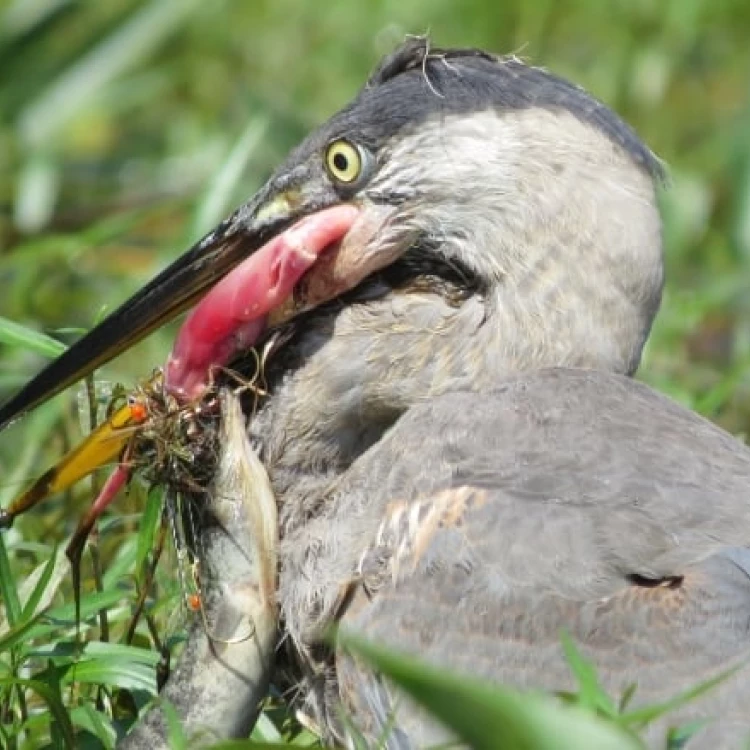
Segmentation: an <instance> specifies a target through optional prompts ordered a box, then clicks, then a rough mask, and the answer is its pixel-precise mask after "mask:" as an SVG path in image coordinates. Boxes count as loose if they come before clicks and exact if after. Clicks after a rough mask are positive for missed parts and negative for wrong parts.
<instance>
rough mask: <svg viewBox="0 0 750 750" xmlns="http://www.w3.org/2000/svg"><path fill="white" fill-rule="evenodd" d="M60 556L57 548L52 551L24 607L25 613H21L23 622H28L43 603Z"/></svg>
mask: <svg viewBox="0 0 750 750" xmlns="http://www.w3.org/2000/svg"><path fill="white" fill-rule="evenodd" d="M58 556H59V550H58V549H57V547H55V548H54V550H53V551H52V554H51V555H50V558H49V560H47V562H46V563H45V564H44V567H43V569H42V571H41V574H40V576H39V580H38V581H37V582H36V585H35V586H34V589H33V590H32V592H31V595H30V596H29V598H28V599H27V600H26V604H25V605H24V607H23V611H22V612H21V619H22V620H28V619H30V618H31V617H33V616H34V615H35V614H36V613H37V612H36V610H37V607H38V606H39V603H40V602H41V601H42V598H43V597H44V595H45V593H46V591H47V586H48V585H49V583H50V581H51V580H52V573H53V572H54V570H55V567H56V566H57V564H58V562H59V557H58Z"/></svg>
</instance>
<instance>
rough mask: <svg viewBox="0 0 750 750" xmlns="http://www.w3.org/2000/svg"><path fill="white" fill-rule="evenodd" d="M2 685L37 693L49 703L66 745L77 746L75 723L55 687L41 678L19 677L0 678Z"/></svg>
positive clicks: (0, 685) (0, 684)
mask: <svg viewBox="0 0 750 750" xmlns="http://www.w3.org/2000/svg"><path fill="white" fill-rule="evenodd" d="M0 687H7V688H10V687H17V688H21V689H24V690H31V691H33V692H34V693H36V694H37V695H38V696H39V697H40V698H41V699H42V700H43V701H44V702H45V703H46V704H47V706H48V708H49V710H50V713H51V714H52V717H53V718H54V720H55V722H56V723H57V726H58V730H59V731H60V732H61V734H62V736H63V738H64V740H65V743H66V745H67V746H68V747H69V748H71V749H72V748H75V746H76V742H75V736H74V733H73V725H72V724H71V723H70V717H69V716H68V712H67V710H66V709H65V706H64V705H63V703H62V701H61V699H60V695H59V693H57V692H56V691H55V690H54V688H52V687H51V686H50V685H46V684H45V683H43V682H41V681H39V680H25V679H22V678H19V677H2V678H0Z"/></svg>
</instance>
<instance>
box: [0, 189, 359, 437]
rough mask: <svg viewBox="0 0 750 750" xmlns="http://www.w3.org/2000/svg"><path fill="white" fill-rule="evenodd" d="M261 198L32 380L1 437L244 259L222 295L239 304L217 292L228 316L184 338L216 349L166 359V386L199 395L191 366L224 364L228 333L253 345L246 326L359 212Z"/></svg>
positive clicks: (292, 198)
mask: <svg viewBox="0 0 750 750" xmlns="http://www.w3.org/2000/svg"><path fill="white" fill-rule="evenodd" d="M268 192H269V191H268V189H263V190H261V191H260V192H259V193H258V194H257V196H256V197H255V198H253V199H252V200H251V201H250V202H249V203H247V204H245V205H244V206H243V207H242V208H240V209H239V210H238V211H236V212H235V214H233V216H232V217H230V218H229V219H228V220H227V221H225V222H223V223H222V224H221V225H219V227H217V228H216V229H215V230H214V231H212V232H210V233H209V234H208V235H206V236H205V237H204V238H203V239H202V240H200V242H198V243H197V244H196V245H194V246H193V247H192V248H191V249H190V250H188V251H187V252H186V253H185V254H184V255H182V256H181V257H180V258H178V259H177V260H176V261H175V262H174V263H172V264H171V265H170V266H169V267H168V268H166V269H165V270H164V271H162V272H161V273H160V274H159V275H158V276H157V277H156V278H155V279H153V280H152V281H151V282H149V283H148V284H146V286H144V287H143V288H142V289H140V291H138V292H137V293H136V294H135V295H133V296H132V297H131V298H130V299H129V300H128V301H127V302H125V303H124V304H123V305H122V306H121V307H120V308H118V309H117V310H115V311H114V312H113V313H111V314H110V315H109V316H108V317H107V318H105V319H104V320H103V321H102V322H101V323H100V324H99V325H97V326H96V327H95V328H93V329H92V330H91V331H89V333H87V334H86V335H85V336H83V337H82V338H81V339H79V340H78V341H77V342H76V343H75V344H73V346H71V347H70V348H69V349H68V350H67V351H66V352H64V353H63V354H62V355H61V356H60V357H58V358H57V359H55V360H54V361H52V362H51V363H50V364H49V365H48V366H47V367H46V368H45V369H44V370H42V371H41V372H40V373H39V374H38V375H37V376H36V377H34V378H33V379H32V380H30V381H29V382H28V383H27V384H26V386H24V387H23V388H22V389H21V391H19V392H18V393H17V394H16V395H15V396H14V397H13V398H11V399H10V400H9V401H8V402H6V403H5V404H4V405H3V406H2V407H0V430H1V429H3V428H4V427H5V426H7V425H8V424H9V423H10V422H12V421H13V420H14V419H16V418H17V417H19V416H20V415H22V414H23V413H25V412H27V411H29V410H31V409H33V408H34V407H36V406H39V405H40V404H42V403H44V402H45V401H47V400H48V399H50V398H51V397H53V396H55V395H56V394H58V393H60V392H61V391H63V390H65V389H66V388H67V387H69V386H70V385H72V384H73V383H75V382H76V381H78V380H80V379H81V378H83V377H85V376H86V375H88V374H90V373H91V372H92V371H93V370H95V369H96V368H97V367H100V366H101V365H103V364H105V363H106V362H108V361H110V360H111V359H113V358H114V357H115V356H117V355H118V354H120V353H121V352H123V351H125V350H126V349H128V348H130V347H131V346H133V345H134V344H136V343H137V342H139V341H140V340H141V339H143V338H145V337H146V336H147V335H148V334H149V333H151V332H152V331H154V330H155V329H157V328H159V327H161V326H162V325H164V324H165V323H167V322H168V321H170V320H171V319H172V318H174V317H175V316H177V315H178V314H180V313H182V312H184V311H185V310H187V309H188V308H189V307H191V306H192V305H194V304H195V303H196V302H197V301H198V299H200V297H201V296H202V295H204V294H205V293H206V292H207V290H209V289H211V288H212V287H213V286H214V285H216V284H217V282H219V281H221V280H222V279H225V277H227V275H228V274H229V275H230V277H231V274H230V272H231V271H232V270H233V269H234V268H236V267H237V266H238V265H240V264H241V263H242V262H243V261H250V262H249V265H248V266H245V272H244V275H243V277H242V279H243V283H242V284H240V285H237V284H235V285H234V287H233V288H230V289H229V290H228V293H230V295H229V296H230V297H231V292H232V289H233V290H234V293H235V297H236V298H231V299H229V298H228V297H227V294H225V295H224V301H225V302H227V303H229V302H231V304H229V307H228V308H227V310H226V311H225V314H223V316H222V315H220V314H218V313H215V314H214V315H213V316H209V317H208V318H207V317H206V316H202V317H199V318H198V319H197V320H194V321H193V323H194V326H193V333H192V338H191V337H188V341H190V340H192V341H193V342H196V341H197V343H198V344H200V345H203V344H206V342H207V341H208V340H209V339H210V340H212V341H213V342H214V343H213V348H211V347H210V346H204V347H203V350H202V351H201V352H196V348H200V347H199V346H193V348H192V349H191V351H190V352H187V353H185V352H184V351H181V353H178V355H176V356H175V355H173V357H172V358H171V359H170V366H169V367H168V372H167V383H166V385H167V388H168V389H169V390H172V391H173V392H175V393H176V394H178V395H179V394H184V395H196V394H197V393H198V391H199V388H198V385H197V381H198V380H199V379H200V378H198V377H197V376H196V374H195V373H196V368H199V367H204V368H207V367H208V360H206V358H207V357H208V358H209V359H210V358H211V357H215V358H216V359H217V360H222V359H226V358H227V357H228V356H229V355H230V354H231V351H230V350H232V346H230V345H229V344H228V343H227V338H231V337H232V336H233V335H234V334H237V335H236V337H235V341H234V345H235V346H240V345H242V344H243V343H245V344H246V343H248V342H249V343H252V342H251V338H252V336H251V333H252V330H251V329H252V328H253V326H255V328H257V329H260V328H261V324H260V323H259V322H258V321H260V320H261V319H262V318H264V317H265V315H266V313H267V312H268V311H269V310H271V309H273V308H274V307H275V306H277V305H279V304H282V303H283V302H284V297H285V295H287V294H288V293H289V292H290V291H291V289H292V288H293V286H294V284H295V283H296V282H297V281H298V280H299V278H300V277H301V276H302V275H303V274H304V273H305V271H306V270H307V269H308V268H309V267H310V265H311V264H312V263H314V262H315V260H316V259H317V257H318V256H319V255H320V254H321V253H322V252H323V251H324V250H325V249H326V247H327V246H328V245H330V244H332V243H335V242H336V241H338V240H340V239H341V238H342V237H343V236H344V235H345V234H346V232H347V231H348V229H349V228H350V227H351V226H352V225H353V223H354V221H355V220H356V218H357V214H358V210H357V209H356V208H355V207H354V206H352V205H349V204H336V205H333V206H332V207H329V208H326V207H320V206H314V205H300V200H299V195H298V194H296V193H295V194H292V193H277V194H275V195H270V196H269V195H268ZM253 276H254V282H253V283H251V282H252V279H251V278H250V277H253ZM249 284H250V286H253V290H254V295H255V296H254V298H253V299H252V300H248V299H240V298H239V297H237V295H238V294H242V293H246V292H247V288H248V285H249ZM230 287H231V282H230ZM225 291H226V289H225ZM214 312H215V311H214ZM201 326H202V329H201V330H200V331H197V332H196V331H195V328H196V327H201ZM243 326H244V328H243ZM238 329H242V330H239V331H238ZM217 342H218V343H217ZM188 348H189V347H188ZM183 349H184V347H183ZM188 354H189V355H190V356H187V355H188ZM198 355H200V356H198ZM211 361H213V360H211ZM217 363H218V364H221V361H217Z"/></svg>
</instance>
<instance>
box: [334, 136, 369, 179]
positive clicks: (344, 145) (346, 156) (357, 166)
mask: <svg viewBox="0 0 750 750" xmlns="http://www.w3.org/2000/svg"><path fill="white" fill-rule="evenodd" d="M362 167H363V164H362V152H361V151H360V150H359V149H358V148H357V147H356V146H355V145H353V144H352V143H350V142H349V141H345V140H339V141H334V142H333V143H331V144H330V145H329V146H328V148H327V149H326V169H327V170H328V174H330V175H331V177H332V178H333V179H334V180H335V181H336V182H342V183H344V184H345V185H350V184H351V183H352V182H355V181H356V180H357V179H358V178H359V176H360V175H361V174H362Z"/></svg>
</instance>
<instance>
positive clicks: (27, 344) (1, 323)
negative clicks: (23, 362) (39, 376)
mask: <svg viewBox="0 0 750 750" xmlns="http://www.w3.org/2000/svg"><path fill="white" fill-rule="evenodd" d="M0 344H6V345H7V346H12V347H15V348H17V349H27V350H28V351H31V352H34V353H35V354H41V355H42V356H43V357H49V358H50V359H53V358H54V357H58V356H59V355H60V354H62V353H63V352H64V351H65V350H66V349H67V347H66V346H65V344H63V343H62V342H61V341H58V340H57V339H53V338H52V337H51V336H47V335H46V334H44V333H40V332H39V331H34V330H32V329H31V328H26V327H25V326H22V325H19V324H18V323H14V322H13V321H12V320H8V319H7V318H3V317H0Z"/></svg>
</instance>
